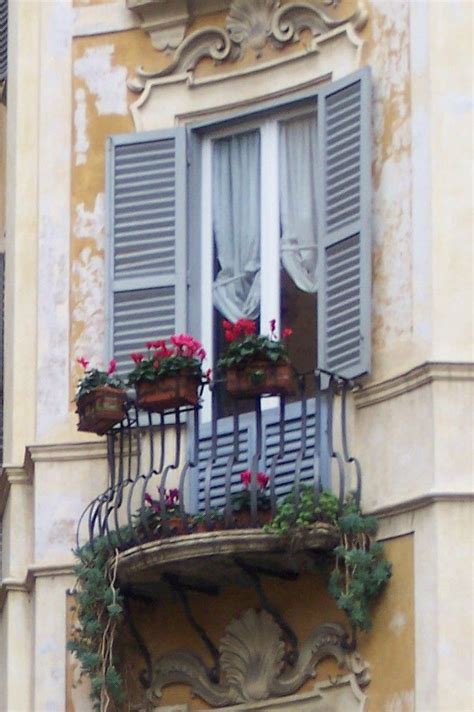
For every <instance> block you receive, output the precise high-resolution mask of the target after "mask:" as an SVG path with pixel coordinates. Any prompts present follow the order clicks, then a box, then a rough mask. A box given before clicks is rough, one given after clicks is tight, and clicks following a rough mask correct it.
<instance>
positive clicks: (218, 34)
mask: <svg viewBox="0 0 474 712" xmlns="http://www.w3.org/2000/svg"><path fill="white" fill-rule="evenodd" d="M184 4H186V2H185V0H181V2H176V3H171V1H170V2H168V1H166V0H153V1H152V0H128V7H129V8H131V9H136V10H137V11H138V10H139V8H140V10H139V11H140V12H141V13H142V14H143V16H145V8H148V9H150V8H149V6H151V5H152V6H153V8H154V13H155V15H156V13H159V14H160V18H161V20H160V22H161V23H162V25H161V29H159V30H153V32H155V35H154V39H153V37H152V42H153V44H154V46H155V47H157V48H158V49H170V48H172V47H174V48H175V51H174V53H173V57H172V59H171V61H170V63H169V64H168V65H167V66H166V67H165V68H164V69H160V70H158V71H147V70H145V69H144V68H142V67H138V68H137V70H136V76H135V78H134V79H132V80H130V81H129V82H128V86H129V89H130V90H131V91H134V92H137V93H141V92H143V90H144V89H145V88H146V87H147V83H149V82H150V81H155V82H156V80H160V79H163V78H165V77H170V76H172V75H180V74H187V75H192V74H193V73H194V70H195V69H196V67H197V65H198V64H199V62H200V61H201V60H202V59H205V58H208V59H211V60H213V61H214V62H215V63H216V64H222V63H223V62H235V61H236V60H237V59H239V58H240V57H242V56H243V54H244V53H245V52H246V51H247V49H250V50H253V52H254V53H255V57H256V58H259V57H260V55H261V52H262V50H263V48H264V47H265V46H266V45H267V44H268V43H271V44H272V45H273V46H274V47H277V48H281V47H284V46H286V45H288V44H291V43H296V42H298V41H299V40H300V38H301V34H302V33H303V32H309V34H310V38H311V39H310V41H309V46H308V47H306V51H310V50H313V51H317V52H320V51H322V47H323V44H322V43H321V39H322V38H323V37H325V36H326V35H329V34H330V33H331V32H334V31H335V30H341V29H345V30H346V31H347V32H348V33H349V34H350V35H351V36H352V38H353V36H354V34H357V33H358V32H359V31H360V30H361V29H362V28H363V27H364V26H365V24H366V22H367V18H368V14H367V11H366V10H365V9H364V7H363V6H362V4H360V3H359V5H358V6H357V9H356V10H355V11H354V12H353V13H352V14H351V15H349V16H347V17H344V18H342V19H338V20H336V19H334V18H332V17H330V16H329V15H328V14H327V13H326V12H325V8H328V7H336V6H337V5H338V4H339V0H316V1H314V0H313V2H290V3H287V4H286V5H283V6H282V5H281V2H280V0H233V2H232V3H231V5H230V8H229V12H228V15H227V18H226V21H225V28H221V27H216V26H213V27H212V26H209V27H204V28H202V29H200V30H196V31H195V32H193V33H191V34H190V35H188V36H187V37H185V36H184V35H185V31H186V26H187V24H186V23H187V21H188V20H186V23H185V24H184V25H183V22H184V18H185V12H184V10H183V5H184ZM171 5H172V6H173V8H175V9H174V10H173V12H174V15H173V18H174V20H176V23H175V24H173V22H174V20H172V18H171V16H170V13H171ZM176 8H178V9H176ZM179 8H181V11H182V12H181V11H180V10H179ZM179 18H180V19H179ZM178 19H179V22H178ZM188 19H189V15H188ZM157 23H159V20H158V19H157V18H156V17H155V19H154V20H153V22H152V21H151V20H147V21H146V22H145V21H144V22H143V23H142V27H143V28H144V29H147V31H149V32H151V33H152V31H151V29H150V28H151V27H152V25H153V27H155V28H156V26H157ZM165 26H166V29H167V34H166V37H165V35H163V32H162V31H163V28H164V27H165ZM178 26H179V29H178ZM156 32H158V35H159V37H158V35H157V34H156ZM160 33H161V34H160ZM353 42H354V44H356V40H354V39H353Z"/></svg>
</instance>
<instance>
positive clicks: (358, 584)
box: [267, 485, 392, 630]
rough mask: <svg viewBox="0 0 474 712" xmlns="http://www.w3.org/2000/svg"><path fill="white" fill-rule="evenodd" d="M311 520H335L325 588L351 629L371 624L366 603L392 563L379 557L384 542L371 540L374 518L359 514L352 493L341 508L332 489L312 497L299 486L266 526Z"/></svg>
mask: <svg viewBox="0 0 474 712" xmlns="http://www.w3.org/2000/svg"><path fill="white" fill-rule="evenodd" d="M316 521H327V522H329V523H332V524H334V525H335V526H336V527H337V528H338V529H339V533H340V544H339V546H337V547H336V549H335V550H334V553H335V564H334V568H333V570H332V572H331V574H330V576H329V585H328V588H329V592H330V593H331V595H332V596H333V597H334V599H335V601H336V605H337V606H338V608H340V609H341V610H343V611H344V612H345V613H346V615H347V617H348V618H349V620H350V622H351V624H352V625H353V626H354V627H355V628H359V629H361V630H368V629H369V628H370V627H371V619H370V604H371V602H372V600H373V599H374V598H375V597H376V596H377V595H378V594H379V593H380V591H381V590H382V589H383V587H384V586H385V584H386V583H387V581H388V580H389V578H390V576H391V573H392V567H391V564H390V563H389V562H388V561H387V560H386V559H385V558H384V554H383V547H382V545H381V544H380V543H379V542H376V541H375V540H374V537H375V535H376V534H377V529H378V524H377V519H376V517H373V516H363V515H362V513H361V511H360V509H359V507H358V506H357V505H356V504H355V503H354V501H353V499H352V498H349V499H348V501H347V502H346V503H345V504H344V506H343V508H342V510H341V508H340V505H339V500H338V498H337V497H335V496H334V495H333V494H332V493H331V492H326V491H323V492H321V493H320V494H319V497H315V492H314V488H312V487H310V486H308V485H302V486H301V487H300V488H299V492H298V493H296V492H295V491H292V492H290V493H289V494H288V495H286V497H284V498H283V499H282V500H281V501H280V502H279V504H278V507H277V513H276V515H275V517H274V518H273V520H272V522H271V524H269V525H268V527H267V528H268V529H269V530H270V531H277V532H279V533H280V534H287V533H289V532H290V531H292V530H294V528H295V527H296V528H301V527H307V526H311V524H313V523H314V522H316Z"/></svg>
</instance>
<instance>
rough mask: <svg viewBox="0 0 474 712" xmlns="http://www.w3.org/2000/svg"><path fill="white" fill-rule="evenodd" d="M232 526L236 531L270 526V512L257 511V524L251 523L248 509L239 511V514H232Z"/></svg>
mask: <svg viewBox="0 0 474 712" xmlns="http://www.w3.org/2000/svg"><path fill="white" fill-rule="evenodd" d="M232 516H233V517H234V525H235V528H236V529H253V528H257V529H258V528H260V527H263V526H264V525H265V524H270V522H271V521H272V512H271V510H269V509H268V510H265V511H258V510H257V522H256V524H253V523H252V514H251V512H250V510H249V509H241V510H240V512H234V513H233V515H232Z"/></svg>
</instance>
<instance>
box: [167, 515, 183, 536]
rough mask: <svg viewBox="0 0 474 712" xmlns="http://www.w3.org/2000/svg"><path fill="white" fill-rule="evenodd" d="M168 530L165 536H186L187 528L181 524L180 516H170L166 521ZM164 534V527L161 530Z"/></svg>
mask: <svg viewBox="0 0 474 712" xmlns="http://www.w3.org/2000/svg"><path fill="white" fill-rule="evenodd" d="M166 523H167V525H168V527H169V530H168V532H167V534H165V536H181V535H182V534H188V533H189V532H188V528H187V526H186V524H185V523H184V522H183V520H182V519H181V517H180V516H172V517H169V518H168V519H167V520H166ZM162 531H163V533H164V527H163V529H162Z"/></svg>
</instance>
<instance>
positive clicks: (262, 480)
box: [257, 472, 270, 490]
mask: <svg viewBox="0 0 474 712" xmlns="http://www.w3.org/2000/svg"><path fill="white" fill-rule="evenodd" d="M269 481H270V478H269V476H268V475H266V474H265V473H264V472H257V484H258V486H259V487H260V489H262V490H263V489H265V487H266V486H267V485H268V483H269Z"/></svg>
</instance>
